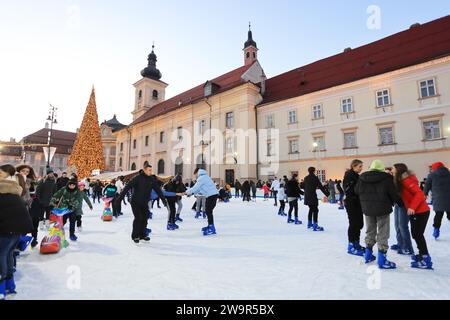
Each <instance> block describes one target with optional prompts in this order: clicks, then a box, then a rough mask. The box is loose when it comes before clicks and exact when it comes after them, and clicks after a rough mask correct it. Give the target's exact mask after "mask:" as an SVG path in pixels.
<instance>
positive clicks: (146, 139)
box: [145, 136, 149, 147]
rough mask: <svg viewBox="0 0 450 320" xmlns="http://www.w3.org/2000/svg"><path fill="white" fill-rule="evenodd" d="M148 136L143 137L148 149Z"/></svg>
mask: <svg viewBox="0 0 450 320" xmlns="http://www.w3.org/2000/svg"><path fill="white" fill-rule="evenodd" d="M148 138H149V137H148V136H145V146H146V147H148Z"/></svg>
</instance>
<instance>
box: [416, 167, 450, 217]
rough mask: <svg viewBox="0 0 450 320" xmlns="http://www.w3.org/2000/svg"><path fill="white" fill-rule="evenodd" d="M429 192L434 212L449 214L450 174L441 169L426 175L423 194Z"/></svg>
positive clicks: (446, 170)
mask: <svg viewBox="0 0 450 320" xmlns="http://www.w3.org/2000/svg"><path fill="white" fill-rule="evenodd" d="M430 191H431V196H432V198H433V210H434V211H446V212H450V172H449V171H448V169H447V168H445V167H441V168H438V169H436V170H435V171H433V172H432V173H430V174H429V175H428V178H427V182H426V183H425V188H424V190H423V192H424V193H425V195H428V193H429V192H430Z"/></svg>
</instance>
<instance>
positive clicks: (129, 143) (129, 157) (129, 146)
mask: <svg viewBox="0 0 450 320" xmlns="http://www.w3.org/2000/svg"><path fill="white" fill-rule="evenodd" d="M127 132H128V137H129V139H128V140H129V141H128V170H131V163H130V162H131V129H130V127H127ZM128 170H127V171H128Z"/></svg>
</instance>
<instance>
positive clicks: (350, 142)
mask: <svg viewBox="0 0 450 320" xmlns="http://www.w3.org/2000/svg"><path fill="white" fill-rule="evenodd" d="M351 148H356V132H344V149H351Z"/></svg>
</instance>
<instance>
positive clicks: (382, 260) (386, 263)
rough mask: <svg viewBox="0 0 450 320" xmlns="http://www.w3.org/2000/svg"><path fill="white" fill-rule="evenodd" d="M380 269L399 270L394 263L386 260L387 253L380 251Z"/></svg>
mask: <svg viewBox="0 0 450 320" xmlns="http://www.w3.org/2000/svg"><path fill="white" fill-rule="evenodd" d="M378 268H380V269H395V268H397V265H396V264H395V263H394V262H392V261H389V260H388V259H387V258H386V253H384V252H381V251H378Z"/></svg>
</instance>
